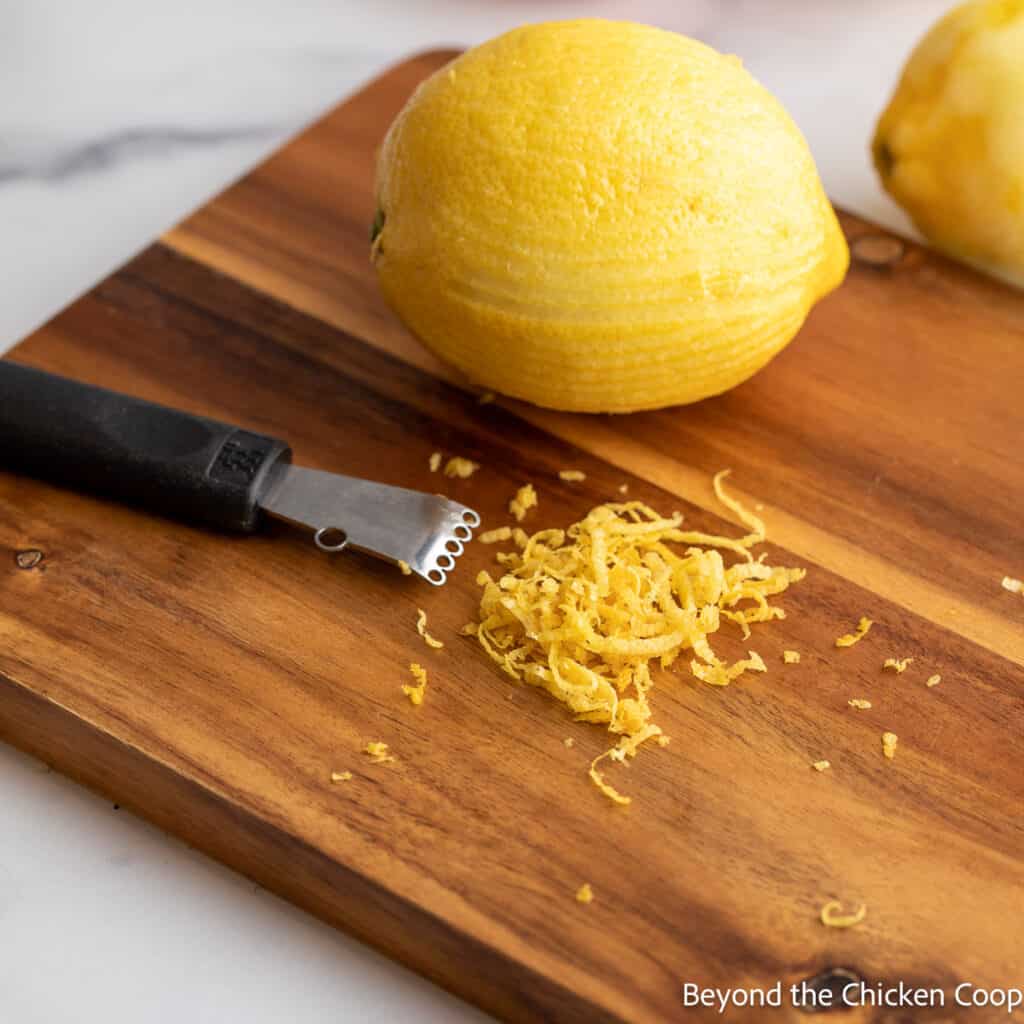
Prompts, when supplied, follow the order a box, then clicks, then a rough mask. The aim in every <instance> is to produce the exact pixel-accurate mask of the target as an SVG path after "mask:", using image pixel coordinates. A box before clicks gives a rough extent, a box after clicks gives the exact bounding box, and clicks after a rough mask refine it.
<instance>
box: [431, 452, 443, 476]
mask: <svg viewBox="0 0 1024 1024" xmlns="http://www.w3.org/2000/svg"><path fill="white" fill-rule="evenodd" d="M440 468H441V453H440V452H434V453H433V454H432V455H431V456H430V472H431V473H436V472H437V471H438V470H439V469H440Z"/></svg>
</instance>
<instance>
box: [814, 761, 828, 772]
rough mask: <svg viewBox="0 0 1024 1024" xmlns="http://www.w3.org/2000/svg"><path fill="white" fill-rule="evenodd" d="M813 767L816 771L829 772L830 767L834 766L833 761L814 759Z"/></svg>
mask: <svg viewBox="0 0 1024 1024" xmlns="http://www.w3.org/2000/svg"><path fill="white" fill-rule="evenodd" d="M811 767H812V768H813V769H814V770H815V771H816V772H827V771H828V770H829V768H831V767H832V762H831V761H814V762H813V763H812V764H811Z"/></svg>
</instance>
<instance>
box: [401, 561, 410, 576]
mask: <svg viewBox="0 0 1024 1024" xmlns="http://www.w3.org/2000/svg"><path fill="white" fill-rule="evenodd" d="M398 568H399V570H400V571H401V573H402V575H403V576H411V575H412V569H411V568H410V566H409V563H408V562H403V561H402V560H401V559H399V560H398Z"/></svg>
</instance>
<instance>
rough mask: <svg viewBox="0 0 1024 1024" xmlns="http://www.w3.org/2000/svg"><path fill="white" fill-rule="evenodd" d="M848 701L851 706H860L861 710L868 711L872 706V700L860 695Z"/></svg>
mask: <svg viewBox="0 0 1024 1024" xmlns="http://www.w3.org/2000/svg"><path fill="white" fill-rule="evenodd" d="M846 703H847V704H849V705H850V707H851V708H858V709H860V710H861V711H866V710H867V709H868V708H870V707H871V701H869V700H863V699H861V698H860V697H854V698H853V700H848V701H847V702H846Z"/></svg>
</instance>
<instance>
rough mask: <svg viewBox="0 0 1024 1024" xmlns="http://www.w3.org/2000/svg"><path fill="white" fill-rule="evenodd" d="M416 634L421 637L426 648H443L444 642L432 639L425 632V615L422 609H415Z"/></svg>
mask: <svg viewBox="0 0 1024 1024" xmlns="http://www.w3.org/2000/svg"><path fill="white" fill-rule="evenodd" d="M416 632H417V633H419V635H420V636H421V637H423V640H424V642H425V643H426V645H427V646H428V647H444V642H443V641H441V640H438V639H436V638H435V637H432V636H431V635H430V634H429V633H428V632H427V613H426V612H425V611H424V610H423V609H422V608H417V609H416Z"/></svg>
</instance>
